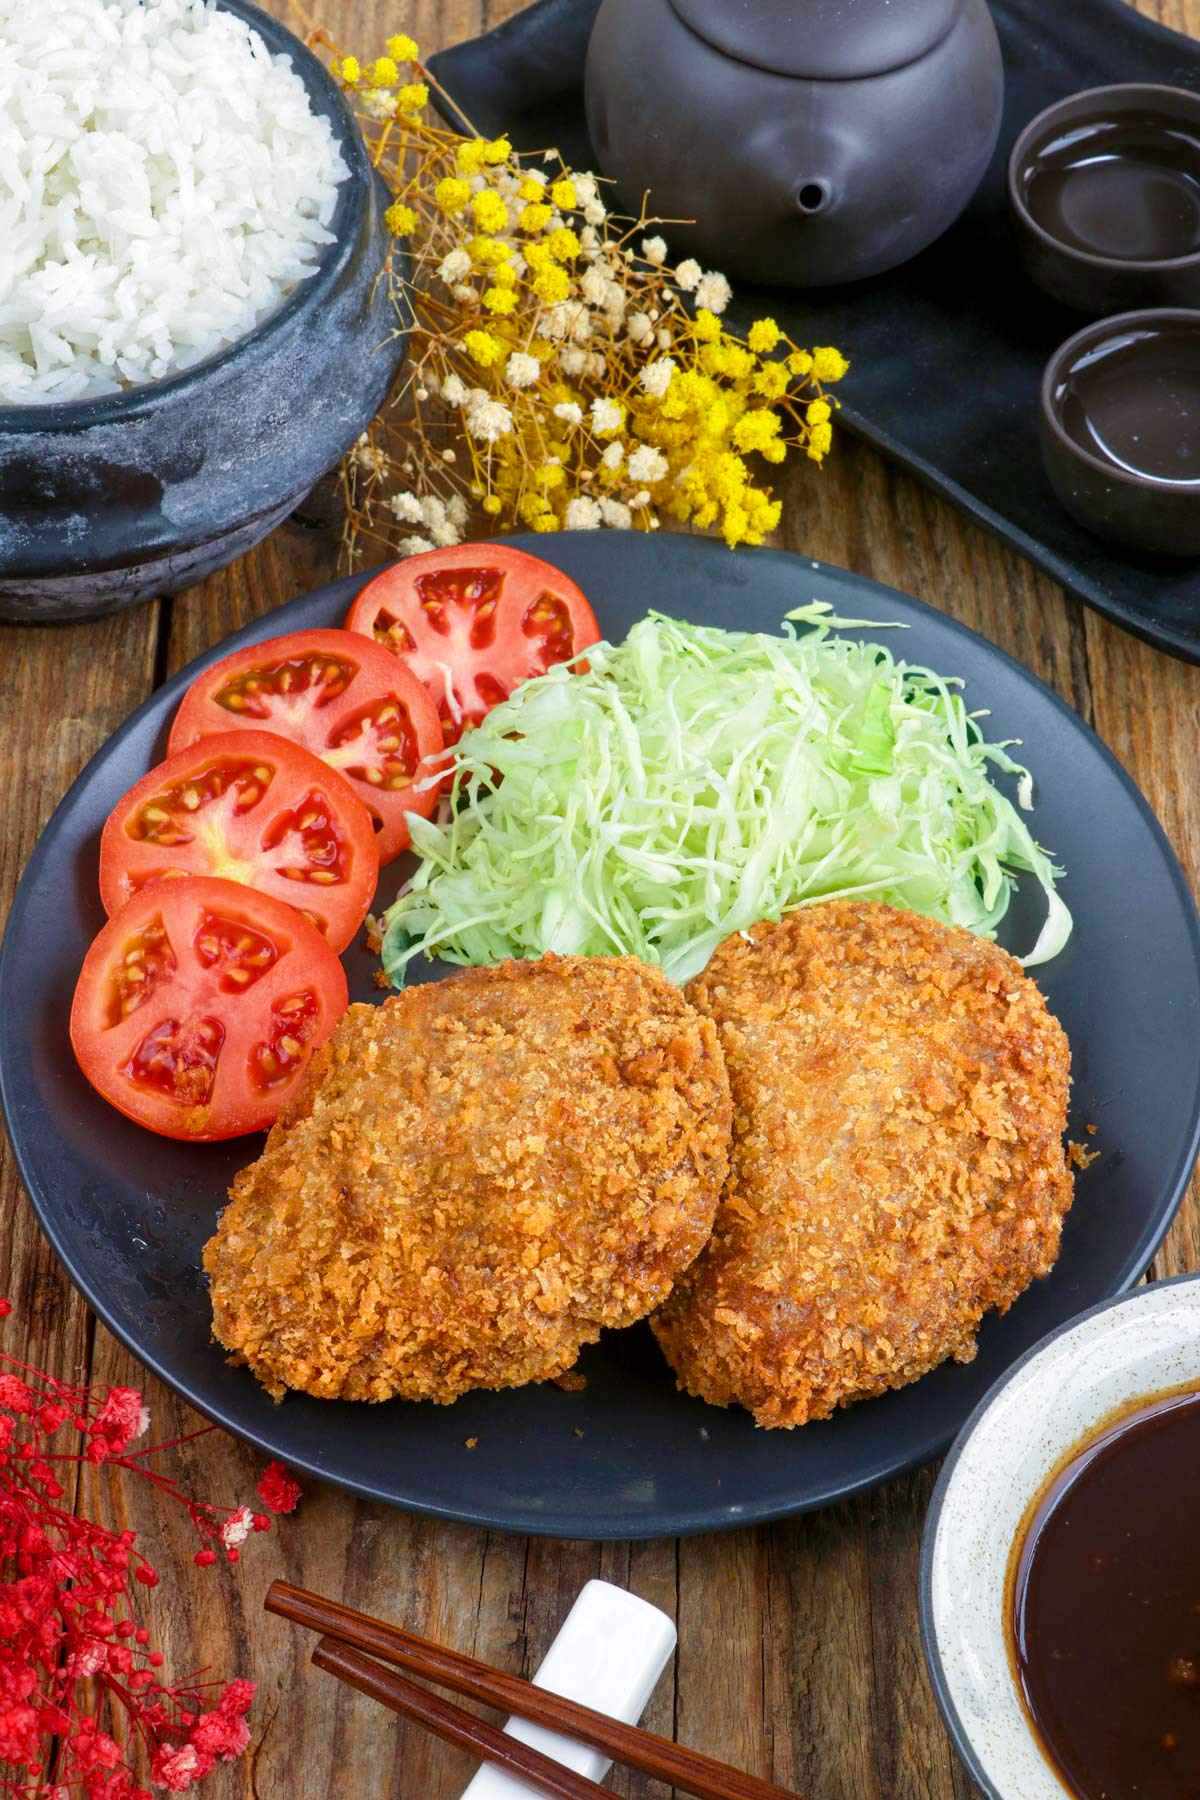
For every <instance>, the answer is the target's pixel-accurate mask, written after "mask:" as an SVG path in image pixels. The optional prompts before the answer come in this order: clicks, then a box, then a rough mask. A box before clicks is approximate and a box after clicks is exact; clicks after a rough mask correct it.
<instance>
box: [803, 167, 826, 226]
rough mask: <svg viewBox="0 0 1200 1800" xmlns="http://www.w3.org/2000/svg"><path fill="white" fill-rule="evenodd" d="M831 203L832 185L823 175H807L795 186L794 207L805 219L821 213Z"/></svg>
mask: <svg viewBox="0 0 1200 1800" xmlns="http://www.w3.org/2000/svg"><path fill="white" fill-rule="evenodd" d="M832 202H833V183H832V182H831V181H827V180H826V179H825V177H824V176H823V175H809V176H806V177H805V178H804V179H803V180H801V181H799V182H797V184H796V206H797V208H798V209H799V211H800V212H802V213H803V214H804V215H805V217H806V218H813V217H815V215H816V214H817V213H823V212H825V211H826V209H827V208H828V207H829V206H830V205H831V204H832Z"/></svg>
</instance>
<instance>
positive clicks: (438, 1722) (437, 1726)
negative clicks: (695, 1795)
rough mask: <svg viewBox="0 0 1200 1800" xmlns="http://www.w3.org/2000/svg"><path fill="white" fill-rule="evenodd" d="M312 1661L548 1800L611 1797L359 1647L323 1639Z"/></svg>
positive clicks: (590, 1799) (572, 1770) (596, 1784)
mask: <svg viewBox="0 0 1200 1800" xmlns="http://www.w3.org/2000/svg"><path fill="white" fill-rule="evenodd" d="M312 1659H313V1665H314V1667H315V1668H318V1669H327V1670H328V1671H329V1673H330V1674H331V1675H336V1676H337V1677H338V1679H339V1680H341V1681H347V1682H349V1684H350V1686H351V1687H355V1688H357V1689H358V1691H359V1693H360V1694H369V1695H370V1697H371V1699H372V1700H380V1701H382V1702H383V1704H384V1706H390V1707H391V1709H392V1711H393V1712H397V1713H402V1714H403V1715H404V1717H405V1718H406V1719H415V1720H416V1722H417V1724H418V1725H424V1726H425V1728H426V1730H427V1731H432V1732H433V1734H434V1736H435V1737H439V1738H441V1739H442V1741H443V1742H444V1743H447V1744H453V1745H454V1747H455V1749H456V1750H465V1751H466V1752H467V1754H468V1756H474V1757H478V1758H479V1759H480V1760H481V1761H483V1762H490V1763H495V1764H496V1765H497V1767H498V1768H501V1769H506V1770H507V1771H508V1773H509V1774H510V1775H516V1776H518V1777H519V1778H520V1780H522V1781H527V1782H529V1783H530V1785H531V1786H533V1787H536V1788H540V1789H541V1791H542V1792H543V1793H545V1794H550V1795H552V1796H553V1800H612V1794H611V1793H610V1791H609V1790H608V1789H607V1788H602V1787H601V1786H600V1785H599V1784H598V1783H597V1782H595V1781H589V1780H588V1779H587V1776H586V1775H577V1774H576V1773H575V1771H574V1769H568V1768H564V1766H563V1764H562V1763H559V1762H555V1761H554V1759H553V1758H552V1757H549V1756H543V1755H542V1752H541V1751H540V1750H534V1749H532V1748H531V1746H530V1745H529V1744H523V1743H521V1741H520V1739H519V1738H513V1737H508V1736H506V1734H505V1733H504V1732H503V1731H500V1730H499V1729H498V1728H497V1727H496V1726H495V1725H489V1724H488V1722H487V1720H486V1719H477V1718H476V1717H475V1714H474V1713H469V1712H467V1711H466V1710H465V1709H464V1708H463V1707H461V1706H454V1705H452V1704H451V1702H450V1701H449V1700H443V1699H441V1698H440V1697H439V1696H438V1695H437V1694H431V1693H430V1691H429V1689H428V1688H423V1687H420V1686H418V1684H417V1683H416V1682H415V1681H409V1679H408V1677H407V1676H406V1675H398V1674H397V1673H396V1671H395V1669H385V1668H384V1667H383V1665H382V1664H381V1663H377V1662H374V1661H373V1660H372V1659H371V1657H369V1656H364V1655H363V1654H362V1651H361V1650H352V1649H351V1648H350V1646H349V1645H348V1644H339V1643H338V1641H337V1639H336V1638H330V1637H323V1638H322V1639H321V1640H320V1642H319V1643H318V1645H317V1647H316V1649H315V1650H314V1651H313V1654H312Z"/></svg>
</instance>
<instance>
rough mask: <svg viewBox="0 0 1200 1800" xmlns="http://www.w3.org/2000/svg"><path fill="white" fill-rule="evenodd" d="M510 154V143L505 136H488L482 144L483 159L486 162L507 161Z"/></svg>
mask: <svg viewBox="0 0 1200 1800" xmlns="http://www.w3.org/2000/svg"><path fill="white" fill-rule="evenodd" d="M511 155H512V145H511V144H510V143H509V141H508V139H507V138H506V137H498V138H490V139H489V140H488V141H487V143H485V144H484V146H483V160H484V162H486V163H502V162H507V161H508V159H509V157H510V156H511Z"/></svg>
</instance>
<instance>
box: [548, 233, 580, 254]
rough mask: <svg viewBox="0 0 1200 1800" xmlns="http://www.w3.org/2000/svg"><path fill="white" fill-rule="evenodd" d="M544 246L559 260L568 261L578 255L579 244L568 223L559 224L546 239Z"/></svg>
mask: <svg viewBox="0 0 1200 1800" xmlns="http://www.w3.org/2000/svg"><path fill="white" fill-rule="evenodd" d="M546 248H547V250H549V252H550V254H551V256H553V257H555V258H557V260H558V261H559V262H570V261H571V260H572V259H573V258H574V257H576V256H578V255H579V252H580V249H581V245H580V242H579V239H578V237H576V235H575V233H574V232H573V231H572V230H571V228H570V226H569V225H560V226H559V228H558V230H557V231H552V232H551V233H550V236H549V237H548V238H547V239H546Z"/></svg>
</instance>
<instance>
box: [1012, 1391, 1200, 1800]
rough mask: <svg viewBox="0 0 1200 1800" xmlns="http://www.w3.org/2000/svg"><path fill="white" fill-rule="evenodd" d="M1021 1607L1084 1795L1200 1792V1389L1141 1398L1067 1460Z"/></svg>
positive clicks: (1033, 1547) (1030, 1695)
mask: <svg viewBox="0 0 1200 1800" xmlns="http://www.w3.org/2000/svg"><path fill="white" fill-rule="evenodd" d="M1006 1611H1007V1615H1008V1623H1009V1628H1010V1633H1011V1637H1010V1650H1011V1653H1012V1659H1013V1665H1014V1672H1015V1674H1016V1677H1017V1681H1018V1685H1019V1687H1020V1690H1021V1694H1022V1697H1023V1699H1024V1701H1025V1706H1026V1708H1027V1710H1028V1713H1029V1716H1030V1718H1031V1719H1032V1721H1033V1724H1034V1727H1035V1729H1036V1732H1037V1735H1038V1737H1039V1739H1040V1740H1041V1743H1042V1746H1043V1748H1044V1750H1045V1751H1046V1753H1047V1755H1048V1756H1049V1759H1050V1761H1051V1762H1052V1763H1053V1764H1054V1765H1055V1767H1056V1769H1057V1771H1058V1773H1059V1775H1060V1777H1061V1779H1062V1780H1063V1781H1064V1782H1065V1784H1066V1786H1067V1788H1068V1790H1069V1791H1070V1792H1071V1793H1073V1794H1075V1795H1077V1796H1078V1797H1079V1800H1193V1796H1200V1391H1196V1390H1194V1389H1193V1390H1188V1391H1175V1392H1173V1393H1168V1394H1158V1395H1155V1396H1153V1397H1152V1398H1149V1399H1145V1400H1139V1401H1136V1402H1135V1403H1134V1405H1133V1407H1132V1408H1126V1409H1124V1410H1123V1411H1122V1412H1121V1413H1119V1414H1116V1415H1113V1416H1112V1417H1110V1418H1109V1419H1108V1420H1107V1421H1106V1422H1105V1423H1104V1425H1102V1426H1101V1428H1100V1430H1099V1431H1098V1432H1097V1433H1095V1434H1094V1435H1093V1436H1091V1437H1090V1438H1088V1439H1087V1440H1086V1441H1085V1442H1084V1443H1083V1444H1082V1445H1078V1446H1076V1448H1075V1449H1074V1450H1073V1451H1072V1452H1071V1454H1070V1457H1069V1459H1068V1460H1067V1461H1066V1462H1065V1463H1061V1464H1060V1465H1059V1467H1058V1470H1057V1471H1056V1473H1055V1474H1054V1475H1053V1476H1052V1477H1051V1478H1050V1481H1049V1483H1048V1484H1047V1485H1046V1487H1044V1488H1043V1489H1042V1492H1041V1494H1040V1495H1039V1496H1038V1498H1037V1499H1036V1500H1035V1501H1034V1502H1033V1505H1032V1506H1031V1508H1030V1510H1029V1512H1028V1513H1027V1514H1026V1520H1025V1525H1024V1527H1023V1529H1022V1532H1021V1534H1020V1535H1019V1536H1018V1538H1017V1541H1016V1543H1015V1544H1014V1546H1013V1552H1012V1556H1011V1558H1010V1561H1009V1573H1008V1593H1007V1603H1006Z"/></svg>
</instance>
